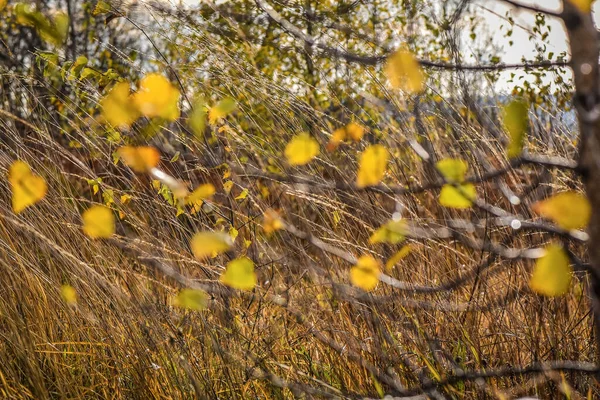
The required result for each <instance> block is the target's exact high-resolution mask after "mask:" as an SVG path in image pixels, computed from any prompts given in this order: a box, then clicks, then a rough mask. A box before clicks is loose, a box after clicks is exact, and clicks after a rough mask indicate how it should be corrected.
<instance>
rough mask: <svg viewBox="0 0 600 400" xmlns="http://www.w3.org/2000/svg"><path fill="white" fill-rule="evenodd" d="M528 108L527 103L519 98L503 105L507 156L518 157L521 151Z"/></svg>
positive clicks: (527, 119) (525, 132)
mask: <svg viewBox="0 0 600 400" xmlns="http://www.w3.org/2000/svg"><path fill="white" fill-rule="evenodd" d="M528 109H529V106H528V105H527V103H526V102H525V101H524V100H521V99H519V100H513V101H511V102H510V103H509V104H507V105H506V106H505V107H504V126H505V127H506V130H507V131H508V136H509V142H508V148H507V155H508V157H509V158H515V157H518V156H520V155H521V153H522V151H523V146H524V145H525V138H526V135H527V126H528V124H529V117H528Z"/></svg>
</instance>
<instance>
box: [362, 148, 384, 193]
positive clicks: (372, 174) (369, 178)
mask: <svg viewBox="0 0 600 400" xmlns="http://www.w3.org/2000/svg"><path fill="white" fill-rule="evenodd" d="M388 159H389V153H388V151H387V149H386V148H385V147H383V146H382V145H380V144H375V145H371V146H369V147H367V148H366V150H365V151H363V153H362V154H361V156H360V162H359V168H358V174H357V177H356V186H358V187H359V188H363V187H366V186H373V185H377V184H379V182H381V180H382V179H383V176H384V175H385V170H386V168H387V164H388Z"/></svg>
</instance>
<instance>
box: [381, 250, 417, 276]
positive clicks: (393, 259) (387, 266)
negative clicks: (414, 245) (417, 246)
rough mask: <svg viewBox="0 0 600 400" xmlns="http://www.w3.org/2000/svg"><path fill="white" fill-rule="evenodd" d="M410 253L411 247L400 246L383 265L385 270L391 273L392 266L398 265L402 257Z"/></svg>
mask: <svg viewBox="0 0 600 400" xmlns="http://www.w3.org/2000/svg"><path fill="white" fill-rule="evenodd" d="M410 251H411V246H410V245H409V244H407V245H406V246H402V248H401V249H400V250H398V251H397V252H396V253H395V254H394V255H393V256H391V257H390V258H389V260H387V262H386V263H385V270H386V271H388V272H389V271H391V270H392V268H393V267H394V265H396V264H398V263H399V262H400V261H401V260H402V259H403V258H404V257H406V256H407V255H408V254H409V253H410Z"/></svg>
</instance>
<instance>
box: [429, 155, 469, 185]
mask: <svg viewBox="0 0 600 400" xmlns="http://www.w3.org/2000/svg"><path fill="white" fill-rule="evenodd" d="M435 166H436V168H437V169H438V171H440V173H441V174H442V175H443V176H444V178H445V179H446V180H447V181H448V182H451V183H460V182H462V181H464V180H465V174H466V173H467V169H469V165H468V164H467V162H466V161H465V160H461V159H460V158H445V159H443V160H440V161H438V162H437V163H436V164H435Z"/></svg>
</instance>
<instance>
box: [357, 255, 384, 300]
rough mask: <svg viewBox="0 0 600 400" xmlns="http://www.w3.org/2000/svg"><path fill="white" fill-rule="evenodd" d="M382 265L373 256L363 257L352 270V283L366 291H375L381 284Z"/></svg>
mask: <svg viewBox="0 0 600 400" xmlns="http://www.w3.org/2000/svg"><path fill="white" fill-rule="evenodd" d="M380 273H381V264H380V263H379V261H377V260H376V259H374V258H373V257H371V256H367V255H365V256H361V257H360V258H359V259H358V262H357V263H356V265H355V266H353V267H352V269H350V282H352V284H353V285H354V286H357V287H359V288H361V289H362V290H364V291H367V292H370V291H371V290H373V289H375V286H377V283H378V282H379V274H380Z"/></svg>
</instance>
